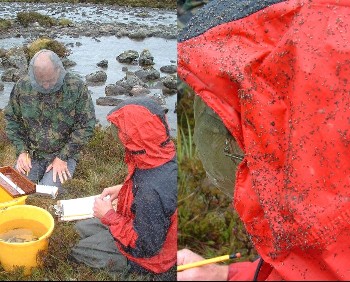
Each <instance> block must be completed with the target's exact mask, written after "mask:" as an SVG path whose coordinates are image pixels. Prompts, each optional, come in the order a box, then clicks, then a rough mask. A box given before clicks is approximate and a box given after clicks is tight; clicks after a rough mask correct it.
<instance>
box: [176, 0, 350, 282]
mask: <svg viewBox="0 0 350 282" xmlns="http://www.w3.org/2000/svg"><path fill="white" fill-rule="evenodd" d="M235 2H239V3H240V4H237V5H243V6H242V7H240V8H239V7H237V6H236V5H232V1H212V4H210V5H208V6H207V9H208V13H205V12H202V13H199V14H198V16H196V19H195V21H194V22H192V23H191V24H190V25H189V30H188V31H187V33H185V34H183V36H182V37H181V38H180V40H179V43H178V73H179V76H180V77H181V78H182V79H183V80H184V81H185V82H186V83H187V84H189V85H190V86H191V87H192V88H193V89H194V91H195V92H196V93H197V94H198V95H199V96H200V97H201V98H202V99H203V100H204V101H205V102H206V103H207V105H208V106H209V107H211V108H212V109H213V110H214V111H215V112H216V113H217V114H218V115H219V116H220V118H221V119H222V121H223V123H224V124H225V126H226V127H227V129H228V130H229V131H230V133H231V134H232V135H233V136H234V137H235V139H236V140H237V142H238V144H239V145H240V147H241V148H242V150H243V151H244V153H245V158H244V160H243V162H242V163H241V165H240V166H239V169H238V172H237V176H236V183H235V194H234V205H235V208H236V209H237V211H238V213H239V215H240V217H241V219H242V220H243V222H244V223H245V226H246V229H247V231H248V232H249V234H250V235H251V237H252V240H253V242H254V245H255V247H256V249H257V251H258V252H259V254H260V255H261V256H262V258H263V259H264V260H265V261H267V262H268V263H270V264H272V265H273V266H274V268H275V269H277V271H278V272H279V274H280V275H281V276H282V278H283V279H290V280H293V279H294V280H300V279H301V280H305V279H306V280H308V279H311V280H312V279H316V280H317V279H322V278H324V279H346V278H345V277H346V275H345V274H347V275H348V273H349V269H348V267H347V264H346V263H345V260H344V258H345V254H347V255H349V248H350V245H349V244H350V243H349V242H350V240H349V239H350V238H349V235H345V234H348V231H349V222H350V212H349V210H350V200H349V199H350V189H349V188H350V177H349V175H350V161H349V160H350V150H349V144H350V142H349V140H350V131H349V121H350V108H349V104H350V100H349V93H350V83H349V77H350V67H349V58H350V48H349V44H348V39H349V38H350V29H349V28H347V27H346V26H348V25H349V24H350V7H349V5H350V4H349V2H348V1H325V0H320V1H283V2H281V1H274V2H280V3H275V4H273V5H270V4H271V2H272V1H235ZM255 2H259V3H263V4H264V3H265V4H264V5H265V7H262V6H261V5H260V7H258V8H257V9H253V10H252V9H250V8H251V6H250V5H253V4H254V3H255ZM210 10H212V11H213V13H214V14H215V15H216V17H215V18H216V19H220V20H221V21H220V22H216V23H213V22H211V23H210V24H208V25H207V27H208V29H203V28H202V29H200V30H198V29H196V30H195V31H193V30H191V28H193V29H194V27H196V26H206V23H205V22H206V21H209V20H211V21H213V20H212V17H210V16H208V15H210ZM230 10H231V11H232V13H230V12H229V11H230ZM215 11H216V12H217V13H215ZM220 11H224V12H223V13H222V14H220ZM235 11H236V12H235ZM237 11H239V12H237ZM241 11H244V12H245V14H244V13H243V14H241V15H238V16H237V13H240V12H241ZM340 19H341V20H340ZM202 23H203V24H202ZM333 252H336V253H337V254H339V253H342V254H344V255H342V256H341V257H340V256H337V255H336V254H335V253H333ZM333 255H334V256H333ZM330 256H332V259H330ZM292 269H294V271H291V270H292ZM344 275H345V276H344ZM347 278H348V279H349V278H350V277H349V276H347Z"/></svg>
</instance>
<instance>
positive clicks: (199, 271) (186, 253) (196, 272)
mask: <svg viewBox="0 0 350 282" xmlns="http://www.w3.org/2000/svg"><path fill="white" fill-rule="evenodd" d="M201 260H204V258H203V257H201V256H200V255H197V254H196V253H194V252H192V251H190V250H188V249H182V250H180V251H178V252H177V265H183V264H188V263H192V262H197V261H201ZM227 276H228V265H218V264H215V263H212V264H207V265H203V266H199V267H194V268H190V269H187V270H183V271H179V272H178V273H177V281H226V280H227Z"/></svg>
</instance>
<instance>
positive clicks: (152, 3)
mask: <svg viewBox="0 0 350 282" xmlns="http://www.w3.org/2000/svg"><path fill="white" fill-rule="evenodd" d="M0 2H28V3H73V4H78V3H91V4H105V5H119V6H129V7H149V8H158V9H176V4H177V3H176V1H175V0H162V1H158V0H55V1H52V0H39V1H38V0H17V1H7V0H0Z"/></svg>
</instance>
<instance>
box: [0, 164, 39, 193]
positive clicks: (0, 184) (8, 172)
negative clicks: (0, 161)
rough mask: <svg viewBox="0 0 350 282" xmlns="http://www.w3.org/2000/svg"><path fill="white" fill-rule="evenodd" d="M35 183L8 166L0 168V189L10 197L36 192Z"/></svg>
mask: <svg viewBox="0 0 350 282" xmlns="http://www.w3.org/2000/svg"><path fill="white" fill-rule="evenodd" d="M35 186H36V185H35V183H33V182H32V181H30V180H29V179H28V178H26V177H25V176H24V175H22V174H21V173H20V172H18V171H17V170H15V169H14V168H13V167H10V166H3V167H0V188H2V189H3V190H4V191H6V192H7V193H8V194H9V195H10V196H11V197H13V198H16V197H21V196H24V195H29V194H33V193H35V192H36V187H35Z"/></svg>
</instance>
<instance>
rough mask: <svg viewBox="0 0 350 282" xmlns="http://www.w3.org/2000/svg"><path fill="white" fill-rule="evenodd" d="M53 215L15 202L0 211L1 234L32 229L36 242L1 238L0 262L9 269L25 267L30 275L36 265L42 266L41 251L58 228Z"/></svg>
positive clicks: (38, 208) (46, 246)
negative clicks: (55, 226)
mask: <svg viewBox="0 0 350 282" xmlns="http://www.w3.org/2000/svg"><path fill="white" fill-rule="evenodd" d="M54 225H55V223H54V219H53V217H52V215H51V214H50V213H49V212H48V211H46V210H45V209H42V208H40V207H37V206H32V205H15V206H10V207H8V208H6V209H3V210H0V236H1V234H5V233H6V232H7V233H9V232H12V231H13V230H28V229H29V230H31V231H32V232H33V234H34V235H35V237H36V239H37V240H35V241H29V242H9V241H3V240H1V241H0V262H1V265H2V267H3V268H4V270H5V271H12V270H14V269H15V268H16V267H24V274H25V275H30V274H31V272H32V268H33V267H38V266H40V265H42V261H41V260H40V256H38V254H39V252H40V254H42V252H46V251H47V249H48V243H49V237H50V236H51V234H52V232H53V229H54Z"/></svg>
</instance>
